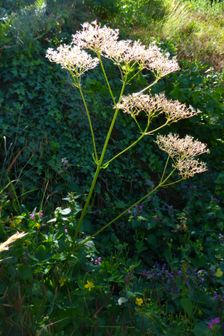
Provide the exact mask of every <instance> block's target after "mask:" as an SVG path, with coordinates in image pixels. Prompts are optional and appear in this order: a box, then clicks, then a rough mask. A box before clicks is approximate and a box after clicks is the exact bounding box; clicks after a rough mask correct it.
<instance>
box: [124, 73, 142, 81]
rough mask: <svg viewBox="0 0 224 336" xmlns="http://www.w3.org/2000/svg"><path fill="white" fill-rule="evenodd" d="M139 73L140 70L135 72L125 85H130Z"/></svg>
mask: <svg viewBox="0 0 224 336" xmlns="http://www.w3.org/2000/svg"><path fill="white" fill-rule="evenodd" d="M140 72H141V70H139V71H137V72H136V73H135V74H134V75H133V76H132V77H131V78H130V79H129V80H128V81H127V83H130V82H131V81H132V80H133V79H134V78H135V77H136V76H138V74H139V73H140Z"/></svg>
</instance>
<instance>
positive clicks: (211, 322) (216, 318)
mask: <svg viewBox="0 0 224 336" xmlns="http://www.w3.org/2000/svg"><path fill="white" fill-rule="evenodd" d="M220 322H221V321H220V318H219V317H215V318H213V319H211V320H210V321H209V323H208V328H209V329H213V328H214V326H215V325H216V324H219V323H220Z"/></svg>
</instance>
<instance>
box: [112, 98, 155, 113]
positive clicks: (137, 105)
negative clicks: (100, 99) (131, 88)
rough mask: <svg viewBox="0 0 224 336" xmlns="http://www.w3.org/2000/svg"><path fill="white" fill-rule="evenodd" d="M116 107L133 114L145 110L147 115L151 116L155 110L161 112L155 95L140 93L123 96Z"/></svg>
mask: <svg viewBox="0 0 224 336" xmlns="http://www.w3.org/2000/svg"><path fill="white" fill-rule="evenodd" d="M116 107H117V108H119V109H120V110H123V112H124V113H128V114H130V115H131V116H137V115H139V113H140V112H145V113H146V115H147V116H151V115H152V112H155V111H157V112H158V113H159V112H160V111H159V110H158V108H157V104H156V100H155V98H154V97H153V96H149V95H144V94H138V93H133V94H131V95H128V96H123V97H122V99H121V102H120V103H118V104H117V105H116Z"/></svg>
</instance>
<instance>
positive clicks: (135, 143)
mask: <svg viewBox="0 0 224 336" xmlns="http://www.w3.org/2000/svg"><path fill="white" fill-rule="evenodd" d="M148 127H149V121H148V124H147V127H146V129H145V130H144V132H142V134H141V135H140V137H138V139H136V140H135V141H134V142H132V143H131V144H130V145H129V146H128V147H126V148H125V149H123V150H122V151H121V152H119V153H118V154H117V155H115V156H114V157H112V159H110V160H109V161H107V162H106V163H104V165H103V166H104V167H108V165H109V164H110V163H111V162H112V161H114V160H115V159H117V158H118V157H119V156H120V155H122V154H124V153H125V152H127V151H128V150H129V149H131V148H132V147H134V146H135V145H137V143H138V142H139V141H140V140H141V139H142V138H144V136H145V135H146V134H147V133H146V132H147V129H148Z"/></svg>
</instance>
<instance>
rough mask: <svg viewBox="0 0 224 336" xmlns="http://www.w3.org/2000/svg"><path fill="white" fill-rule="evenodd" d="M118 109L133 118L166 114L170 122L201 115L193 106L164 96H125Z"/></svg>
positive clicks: (135, 94) (137, 94)
mask: <svg viewBox="0 0 224 336" xmlns="http://www.w3.org/2000/svg"><path fill="white" fill-rule="evenodd" d="M116 107H117V108H119V109H121V110H123V111H124V112H125V113H128V114H131V115H132V116H137V115H138V114H139V113H140V112H145V113H146V115H147V116H148V117H149V118H151V117H152V116H154V115H158V114H160V113H164V114H165V115H166V118H167V120H168V122H176V121H178V120H180V119H186V118H191V117H193V116H195V115H197V114H198V113H200V111H198V110H197V111H196V110H195V109H193V107H191V106H190V107H187V106H186V105H185V104H182V103H180V102H179V101H178V100H170V99H167V98H166V97H165V95H164V94H158V95H156V96H152V95H144V94H139V93H134V94H131V95H128V96H123V97H122V100H121V102H120V103H119V104H117V105H116Z"/></svg>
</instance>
